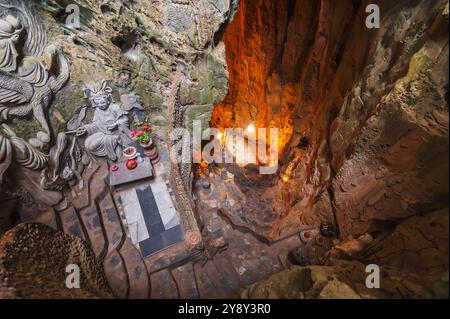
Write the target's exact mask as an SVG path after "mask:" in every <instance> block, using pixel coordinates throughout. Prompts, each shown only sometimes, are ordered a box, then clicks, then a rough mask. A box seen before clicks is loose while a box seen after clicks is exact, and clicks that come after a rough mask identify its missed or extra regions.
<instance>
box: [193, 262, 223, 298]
mask: <svg viewBox="0 0 450 319" xmlns="http://www.w3.org/2000/svg"><path fill="white" fill-rule="evenodd" d="M194 274H195V278H196V281H197V289H198V293H199V295H200V298H201V299H223V298H226V297H227V296H226V294H225V293H224V292H223V291H222V290H221V289H217V288H216V287H215V286H214V284H213V282H212V281H211V279H209V277H208V274H207V273H206V271H205V269H203V266H202V265H201V264H200V263H196V264H194Z"/></svg>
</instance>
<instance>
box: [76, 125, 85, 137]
mask: <svg viewBox="0 0 450 319" xmlns="http://www.w3.org/2000/svg"><path fill="white" fill-rule="evenodd" d="M86 133H87V130H86V127H85V126H80V127H79V128H77V132H76V133H75V135H76V136H81V135H84V134H86Z"/></svg>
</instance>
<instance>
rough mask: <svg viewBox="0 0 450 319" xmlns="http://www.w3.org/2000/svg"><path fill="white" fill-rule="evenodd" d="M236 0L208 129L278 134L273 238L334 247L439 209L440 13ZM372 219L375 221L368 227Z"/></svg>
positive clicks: (442, 171) (390, 5)
mask: <svg viewBox="0 0 450 319" xmlns="http://www.w3.org/2000/svg"><path fill="white" fill-rule="evenodd" d="M372 2H373V1H339V2H337V1H306V0H305V1H262V0H260V1H258V0H243V1H241V5H240V8H239V11H238V13H237V15H236V17H235V19H234V20H233V22H232V23H231V25H230V26H229V27H228V28H227V30H226V32H225V35H224V38H223V40H224V43H225V46H226V54H227V63H228V69H229V73H230V83H229V89H228V94H227V97H226V98H225V100H224V101H223V102H221V103H219V104H217V105H216V106H215V109H214V113H213V117H212V124H213V125H215V126H217V127H220V128H224V127H243V128H245V127H247V125H248V124H250V123H255V124H256V126H257V127H276V128H279V130H280V131H279V145H280V147H281V149H282V152H281V162H280V163H281V165H282V168H281V170H282V171H284V170H286V169H287V168H288V167H289V171H290V172H289V178H290V180H289V182H288V183H285V185H283V183H281V182H280V183H279V185H278V186H277V187H276V188H272V189H271V190H270V192H271V194H272V195H270V196H271V197H274V198H275V199H276V201H275V202H276V204H274V209H275V210H276V211H277V212H278V215H279V216H280V218H279V219H278V220H277V221H276V222H275V223H273V228H274V232H275V233H276V232H278V234H279V235H282V234H283V233H288V232H292V231H295V229H296V227H300V226H301V225H315V226H318V225H319V224H320V223H321V222H333V223H334V222H337V224H338V226H339V230H340V234H341V236H342V237H346V236H347V235H349V234H362V233H364V232H366V231H368V230H374V229H376V228H377V227H378V226H380V224H383V221H386V222H387V223H389V222H394V223H395V222H398V221H400V220H403V219H405V218H408V217H410V216H413V215H416V214H423V213H426V212H428V211H433V210H436V209H440V208H444V207H447V206H448V200H447V199H446V198H447V195H448V181H447V177H448V31H447V29H448V4H447V2H446V1H433V2H430V1H413V2H411V1H376V3H377V4H379V6H380V11H381V27H380V28H379V29H369V28H367V27H366V25H365V20H366V17H367V15H368V13H366V12H365V8H366V6H367V5H368V4H369V3H372ZM379 221H381V223H380V222H379Z"/></svg>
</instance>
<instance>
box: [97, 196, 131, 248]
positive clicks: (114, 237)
mask: <svg viewBox="0 0 450 319" xmlns="http://www.w3.org/2000/svg"><path fill="white" fill-rule="evenodd" d="M98 206H99V207H100V210H101V216H102V220H103V226H104V228H105V232H106V237H107V241H108V252H111V251H112V250H114V249H116V248H117V247H119V245H120V243H121V242H122V240H123V239H125V234H124V232H123V229H122V226H121V225H122V224H121V220H120V216H119V214H118V212H117V210H116V207H115V205H114V201H113V199H112V196H111V193H109V192H108V193H106V194H105V197H104V198H103V199H101V200H99V203H98Z"/></svg>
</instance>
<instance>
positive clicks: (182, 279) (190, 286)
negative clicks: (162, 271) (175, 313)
mask: <svg viewBox="0 0 450 319" xmlns="http://www.w3.org/2000/svg"><path fill="white" fill-rule="evenodd" d="M172 276H173V278H174V279H175V282H176V284H177V287H178V292H179V295H180V298H181V299H197V298H198V297H199V296H198V290H197V283H196V281H195V274H194V267H193V266H192V263H190V262H189V263H186V264H184V265H182V266H180V267H177V268H175V269H173V270H172Z"/></svg>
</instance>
